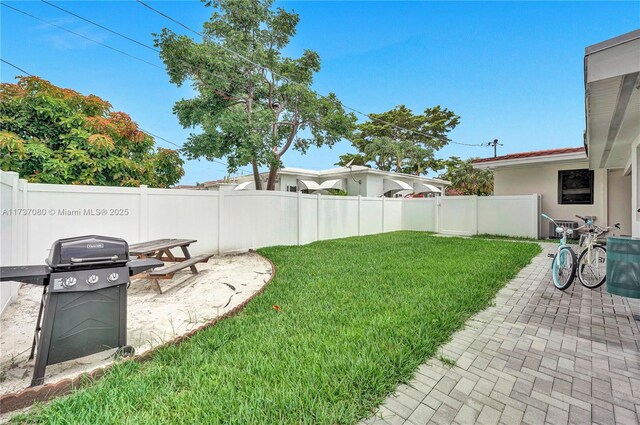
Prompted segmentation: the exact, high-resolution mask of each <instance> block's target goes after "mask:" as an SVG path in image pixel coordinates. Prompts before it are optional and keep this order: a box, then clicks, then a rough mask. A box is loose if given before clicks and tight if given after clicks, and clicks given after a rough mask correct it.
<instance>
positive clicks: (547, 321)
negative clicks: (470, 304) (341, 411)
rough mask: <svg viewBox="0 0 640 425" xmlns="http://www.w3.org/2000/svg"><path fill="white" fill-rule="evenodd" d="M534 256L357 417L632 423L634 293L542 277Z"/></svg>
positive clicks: (639, 368) (639, 341) (543, 266)
mask: <svg viewBox="0 0 640 425" xmlns="http://www.w3.org/2000/svg"><path fill="white" fill-rule="evenodd" d="M543 248H544V249H543V253H542V254H540V255H539V256H537V257H536V258H534V260H533V262H532V263H531V264H530V265H529V266H527V267H525V268H524V269H523V270H522V271H521V272H520V273H519V274H518V276H517V277H516V278H515V279H513V280H512V281H511V282H510V283H509V284H508V285H507V286H506V287H505V288H503V289H502V290H501V291H500V292H499V293H498V295H497V298H496V300H495V304H496V305H495V306H494V307H490V308H488V309H487V310H485V311H483V312H481V313H479V314H477V315H476V316H474V317H473V318H472V319H471V320H470V321H469V322H468V323H467V326H466V327H465V328H464V329H463V330H461V331H459V332H457V333H456V334H455V335H454V336H453V338H452V340H451V341H450V342H449V343H448V344H447V345H445V346H444V347H443V349H442V352H441V353H439V354H442V355H443V356H445V357H447V358H450V359H452V360H455V362H456V365H455V366H454V367H449V366H447V365H445V364H443V363H441V362H440V361H439V360H436V359H431V360H430V361H429V362H427V363H426V364H423V365H422V366H420V368H419V369H418V371H417V372H416V375H415V377H414V379H413V380H412V381H411V382H410V384H409V385H401V386H400V387H398V389H397V391H396V393H395V394H394V395H393V396H392V397H389V398H388V399H387V400H386V401H385V402H384V404H383V405H382V406H381V407H380V409H379V410H378V412H377V413H376V414H375V415H374V416H372V417H371V418H369V419H368V420H366V421H364V422H363V424H365V423H366V424H405V425H423V424H431V423H433V424H450V423H454V424H460V425H465V424H474V423H478V424H498V423H500V424H507V425H510V424H519V423H526V424H531V425H535V424H543V423H549V424H567V423H571V424H578V425H584V424H589V423H597V424H601V425H609V424H634V425H635V424H639V423H640V330H639V328H638V323H639V322H635V321H634V320H633V317H632V311H633V312H634V313H636V314H640V302H638V300H629V299H626V298H622V297H618V296H615V295H610V294H609V293H608V292H606V289H605V287H604V286H603V287H601V288H598V289H596V290H593V291H592V290H589V289H587V288H584V287H583V286H582V285H581V284H580V282H579V281H578V280H577V279H576V281H575V282H574V284H573V285H572V286H571V288H570V289H569V290H567V291H566V292H562V291H559V290H557V289H555V288H554V286H553V284H552V283H551V275H550V264H551V259H550V258H548V257H547V253H549V252H553V250H554V248H555V247H554V246H553V245H551V244H543Z"/></svg>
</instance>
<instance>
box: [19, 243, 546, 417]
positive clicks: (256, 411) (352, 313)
mask: <svg viewBox="0 0 640 425" xmlns="http://www.w3.org/2000/svg"><path fill="white" fill-rule="evenodd" d="M260 252H261V253H262V254H264V255H266V256H267V257H268V258H270V259H271V260H272V261H273V262H274V263H275V266H276V270H277V275H276V277H275V279H274V280H273V281H272V282H271V283H270V284H269V286H268V287H267V288H266V290H265V292H264V293H263V294H261V295H260V296H258V297H256V298H255V299H253V300H252V301H251V302H250V303H249V304H248V305H247V306H246V307H245V309H244V310H243V311H242V312H241V313H239V314H237V315H235V316H233V317H230V318H228V319H225V320H223V321H221V322H218V323H217V324H216V325H215V326H212V327H210V328H208V329H206V330H204V331H201V332H198V333H197V334H196V335H195V336H194V337H192V338H189V339H188V340H186V341H184V342H183V343H182V344H181V345H179V346H172V347H166V348H161V349H160V350H158V352H157V353H156V354H155V355H154V357H153V358H152V359H151V360H149V361H146V362H140V363H138V362H124V363H121V364H117V365H115V366H114V367H113V368H111V369H110V370H109V372H108V374H107V376H105V377H104V378H103V379H101V380H100V381H98V382H97V383H95V384H94V385H91V386H89V387H87V388H85V389H82V390H79V391H77V392H75V393H74V394H72V395H71V396H69V397H65V398H61V399H57V400H53V401H51V402H49V403H48V404H47V405H44V406H42V408H38V409H35V410H32V411H31V412H29V413H27V414H26V415H23V416H21V417H20V418H19V419H17V420H22V421H24V422H36V423H82V424H115V423H122V422H127V423H131V424H147V423H154V424H155V423H167V424H174V423H182V424H220V423H224V424H353V423H357V422H358V420H359V419H360V418H363V417H365V416H368V415H370V413H371V411H372V409H374V408H375V407H377V406H378V405H379V404H380V403H381V402H382V401H383V400H384V398H385V397H386V396H387V395H389V394H390V393H391V392H393V391H394V390H395V388H396V386H397V385H398V384H399V383H402V382H407V381H408V380H409V379H411V377H412V375H413V373H414V371H415V370H416V369H417V368H418V366H419V365H420V364H421V363H423V362H424V361H425V360H427V359H428V358H430V357H432V356H434V355H437V348H438V346H440V345H442V344H444V343H446V342H447V341H448V340H449V338H450V337H451V335H452V334H453V333H454V332H455V331H456V330H458V329H460V328H461V327H462V326H463V325H464V323H465V321H466V320H467V319H468V318H469V317H471V316H472V315H473V314H474V313H476V312H477V311H479V310H481V309H483V308H485V307H486V306H488V305H489V304H490V302H491V300H492V299H493V298H494V297H495V294H496V292H497V291H498V290H499V289H500V288H502V287H503V285H504V284H505V283H506V282H507V281H508V280H509V279H511V278H513V277H514V276H515V275H516V274H517V273H518V271H519V270H520V269H521V268H522V267H524V266H525V265H527V264H528V263H529V261H530V260H531V258H532V257H533V256H535V255H537V254H538V253H539V252H540V247H539V246H538V245H537V244H531V243H512V242H501V241H486V240H480V239H461V238H441V237H437V236H430V235H427V234H425V233H422V232H396V233H385V234H380V235H373V236H364V237H354V238H347V239H338V240H330V241H321V242H316V243H312V244H309V245H305V246H282V247H272V248H265V249H261V250H260ZM274 305H277V306H279V308H280V310H276V309H274V308H273V306H274Z"/></svg>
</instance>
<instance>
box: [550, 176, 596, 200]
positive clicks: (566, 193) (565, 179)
mask: <svg viewBox="0 0 640 425" xmlns="http://www.w3.org/2000/svg"><path fill="white" fill-rule="evenodd" d="M558 203H559V204H593V171H592V170H587V169H584V170H561V171H558Z"/></svg>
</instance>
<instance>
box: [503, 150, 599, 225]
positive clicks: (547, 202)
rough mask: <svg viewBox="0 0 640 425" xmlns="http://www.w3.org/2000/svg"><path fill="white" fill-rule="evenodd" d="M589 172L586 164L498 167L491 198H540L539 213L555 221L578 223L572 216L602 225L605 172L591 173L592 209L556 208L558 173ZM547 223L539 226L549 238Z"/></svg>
mask: <svg viewBox="0 0 640 425" xmlns="http://www.w3.org/2000/svg"><path fill="white" fill-rule="evenodd" d="M580 168H589V165H588V163H587V161H586V160H585V161H576V162H567V163H562V164H540V165H535V164H532V165H526V166H525V165H523V166H518V167H500V168H496V169H495V170H494V195H496V196H501V195H531V194H533V193H537V194H540V195H542V208H541V209H542V212H543V213H545V214H547V215H548V216H550V217H553V218H554V219H559V220H573V221H578V219H576V218H575V215H576V214H578V215H592V216H594V215H595V216H596V217H597V221H596V223H597V224H599V225H605V224H606V223H605V221H606V220H607V217H606V213H607V211H606V199H607V198H606V196H607V187H606V170H594V182H593V205H559V204H558V170H575V169H580ZM548 228H549V225H548V221H547V220H545V221H544V222H543V223H542V226H541V231H542V232H541V233H542V236H543V237H546V236H548Z"/></svg>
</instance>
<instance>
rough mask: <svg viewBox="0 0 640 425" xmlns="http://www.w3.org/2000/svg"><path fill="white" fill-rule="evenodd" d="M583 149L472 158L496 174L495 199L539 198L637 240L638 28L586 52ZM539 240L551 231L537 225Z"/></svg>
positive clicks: (554, 209) (560, 215) (548, 208)
mask: <svg viewBox="0 0 640 425" xmlns="http://www.w3.org/2000/svg"><path fill="white" fill-rule="evenodd" d="M584 79H585V111H586V112H585V118H586V131H585V134H584V147H580V148H566V149H553V150H547V151H537V152H524V153H517V154H511V155H503V156H499V157H496V158H486V159H480V160H476V161H474V163H473V166H474V167H475V168H490V169H493V170H494V195H496V196H499V195H528V194H533V193H538V194H540V195H542V197H541V198H542V199H541V202H542V205H541V210H542V212H544V213H546V214H548V215H549V216H551V217H553V218H557V219H561V220H574V221H576V220H577V219H576V218H575V215H576V214H579V215H592V216H596V217H597V221H596V223H597V224H599V225H602V226H604V225H608V224H613V223H618V222H619V223H620V224H621V226H622V230H620V231H614V232H613V234H622V235H633V236H637V237H640V170H639V168H638V167H640V153H639V152H638V145H640V30H637V31H633V32H630V33H627V34H623V35H621V36H619V37H615V38H612V39H610V40H607V41H603V42H602V43H598V44H594V45H593V46H589V47H587V48H586V49H585V58H584ZM541 231H542V232H541V233H542V236H547V235H548V226H546V225H543V226H541Z"/></svg>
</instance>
